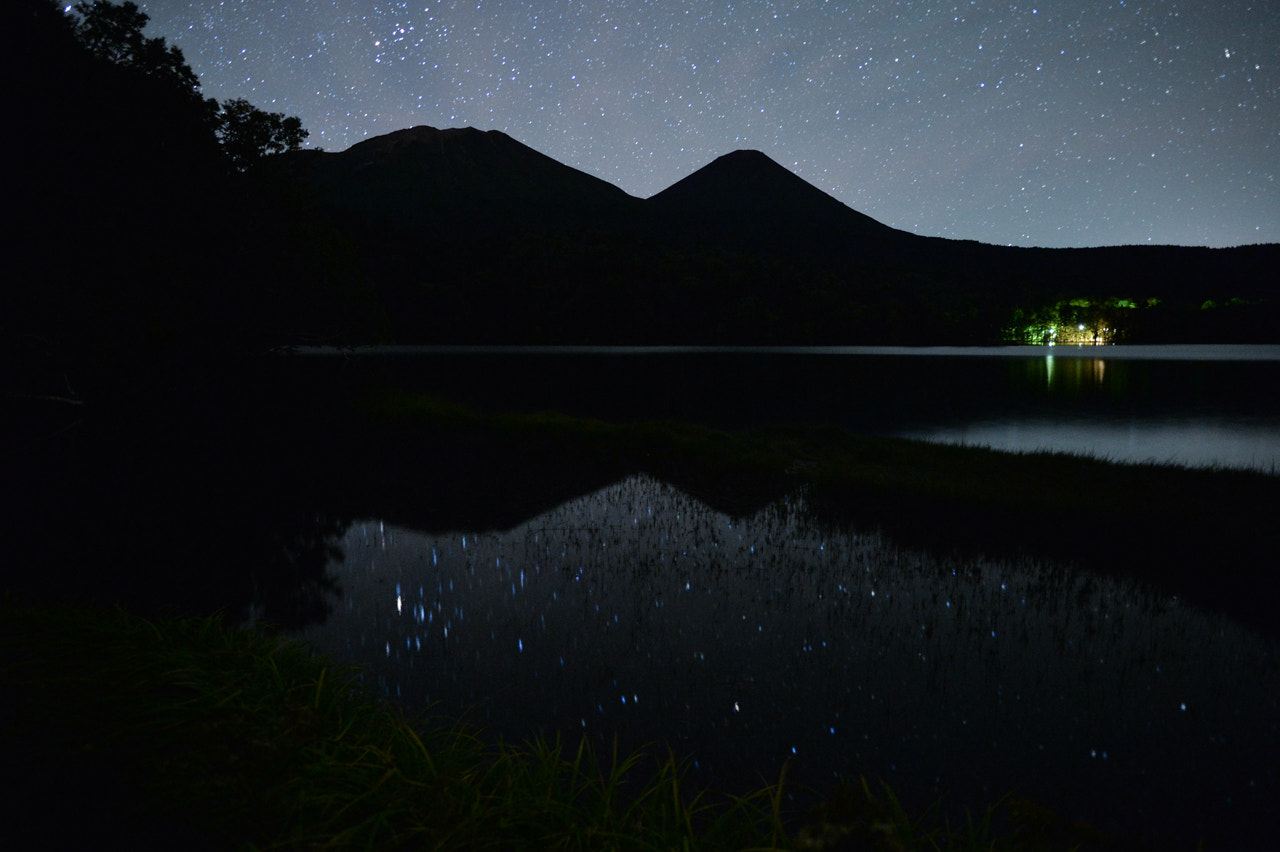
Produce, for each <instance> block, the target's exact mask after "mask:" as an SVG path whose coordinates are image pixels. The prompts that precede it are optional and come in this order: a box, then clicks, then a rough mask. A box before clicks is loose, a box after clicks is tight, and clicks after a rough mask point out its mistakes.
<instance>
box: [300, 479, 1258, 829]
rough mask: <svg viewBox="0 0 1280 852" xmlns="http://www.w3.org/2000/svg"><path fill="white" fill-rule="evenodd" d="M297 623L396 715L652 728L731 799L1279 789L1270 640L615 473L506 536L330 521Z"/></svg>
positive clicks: (625, 739) (1158, 818)
mask: <svg viewBox="0 0 1280 852" xmlns="http://www.w3.org/2000/svg"><path fill="white" fill-rule="evenodd" d="M342 544H343V548H344V550H345V554H346V555H345V561H343V562H342V564H341V565H335V566H334V570H335V573H336V579H337V581H338V585H339V586H340V587H341V588H342V596H341V598H340V599H339V600H338V601H336V603H335V606H334V611H333V615H332V616H331V618H330V619H329V621H328V622H327V623H326V624H324V625H321V626H318V627H313V628H310V629H308V630H307V631H305V632H304V633H303V634H301V637H302V638H304V639H305V640H307V641H308V642H310V643H311V644H312V645H314V647H315V648H316V649H317V650H319V651H322V652H325V653H329V654H332V655H333V656H335V657H337V658H339V659H342V660H345V661H350V662H355V663H358V664H360V665H362V666H363V667H365V669H366V671H367V673H368V674H367V676H368V677H370V678H373V679H375V680H376V687H377V689H378V690H379V691H380V692H381V693H382V694H384V695H388V696H393V697H395V698H397V699H398V700H400V701H401V702H403V703H404V704H405V705H406V706H407V707H408V708H409V709H410V710H411V711H412V712H421V711H424V710H426V709H427V708H428V707H430V708H431V711H432V712H435V713H442V714H446V715H454V716H456V715H460V714H461V715H464V716H465V717H466V719H467V720H468V721H470V722H472V723H475V724H477V725H479V726H481V727H483V728H485V729H486V730H488V731H490V732H491V733H493V734H495V735H500V736H502V737H504V738H506V739H509V740H521V739H525V738H528V737H532V736H534V735H536V734H539V733H541V734H544V735H547V736H554V735H555V734H557V733H559V734H563V735H566V736H568V737H570V738H571V739H576V737H577V736H578V735H580V734H584V733H585V734H586V735H587V736H589V737H590V738H591V739H592V740H593V741H594V742H595V743H596V744H597V745H598V746H601V747H602V748H603V749H604V750H606V751H607V750H608V749H609V748H610V747H611V745H612V742H613V741H614V738H615V737H616V738H617V740H618V743H619V746H620V747H621V748H622V749H624V750H626V749H632V748H636V747H640V746H644V745H646V744H658V745H659V746H660V747H665V746H667V745H669V746H671V747H672V748H673V749H674V750H675V752H676V754H677V756H682V757H687V758H688V759H689V760H690V767H691V773H692V778H691V781H692V782H693V783H695V784H698V785H706V786H712V787H715V788H719V789H725V790H729V791H741V790H743V789H746V788H750V787H755V786H759V785H760V784H761V783H768V782H773V781H776V780H777V778H778V776H779V773H780V772H781V770H782V768H783V765H784V764H788V765H789V768H788V775H787V777H788V781H789V783H790V784H792V785H794V786H793V790H794V791H795V792H794V796H795V797H796V799H797V800H798V803H800V802H803V801H806V800H807V799H806V797H807V796H811V795H813V794H808V793H806V792H805V788H811V789H812V790H813V791H815V793H814V794H816V795H821V793H822V792H823V791H824V790H829V789H830V788H831V787H832V785H833V782H834V780H835V777H836V775H844V776H845V777H851V778H856V777H857V776H858V775H865V776H867V777H869V778H872V779H874V778H883V779H884V780H886V781H888V782H889V783H890V784H892V785H893V787H894V789H895V791H896V792H898V794H899V795H900V796H902V797H903V799H904V800H905V801H906V803H907V804H908V805H909V806H913V807H916V808H918V809H923V808H924V807H927V806H928V805H930V804H931V803H932V802H933V801H934V800H935V798H936V797H938V796H939V795H944V794H945V795H946V796H947V800H948V801H949V802H951V803H952V804H953V805H954V806H955V807H957V808H959V807H970V808H979V809H981V808H982V807H985V806H986V805H987V804H990V803H992V802H994V801H995V800H996V799H997V798H998V797H1000V796H1001V795H1003V794H1005V793H1007V792H1010V791H1017V792H1018V793H1019V794H1020V795H1025V796H1028V797H1031V798H1033V799H1035V800H1037V801H1040V802H1042V803H1044V804H1046V805H1049V806H1050V807H1053V808H1054V809H1056V810H1058V811H1059V812H1060V813H1061V814H1062V815H1063V816H1065V817H1067V818H1069V819H1075V818H1082V819H1086V820H1088V821H1091V822H1093V823H1094V824H1095V825H1098V826H1100V827H1104V828H1108V829H1111V830H1115V831H1122V832H1132V833H1137V834H1148V833H1150V832H1152V831H1155V832H1157V833H1159V834H1166V835H1168V836H1170V837H1172V838H1194V837H1199V836H1202V835H1203V836H1207V837H1208V838H1211V839H1214V838H1216V839H1223V840H1230V841H1231V842H1234V843H1239V842H1243V841H1247V840H1248V838H1249V837H1251V835H1250V834H1249V832H1250V831H1253V830H1258V831H1260V830H1261V829H1260V828H1259V826H1261V825H1262V823H1263V821H1264V819H1263V818H1264V816H1265V815H1266V813H1267V810H1266V809H1267V808H1268V807H1269V806H1270V804H1272V803H1273V802H1274V801H1276V800H1277V793H1280V778H1278V777H1277V776H1278V769H1277V767H1278V766H1280V760H1277V757H1278V756H1280V731H1278V724H1280V723H1278V722H1277V719H1280V663H1278V659H1280V655H1278V654H1277V651H1278V649H1280V648H1278V646H1280V643H1278V642H1277V641H1276V640H1274V639H1268V638H1262V637H1259V636H1257V635H1256V634H1252V633H1250V632H1248V631H1246V630H1245V629H1243V628H1241V627H1238V626H1236V625H1235V624H1233V623H1232V622H1231V621H1229V620H1227V619H1225V618H1222V617H1219V616H1207V615H1204V614H1202V613H1200V612H1198V611H1197V610H1195V609H1194V608H1192V607H1189V606H1186V605H1183V604H1181V603H1180V602H1179V601H1178V600H1177V599H1173V598H1169V597H1167V596H1164V595H1161V594H1160V593H1159V592H1158V591H1156V590H1152V589H1147V588H1143V587H1139V586H1137V585H1135V584H1133V583H1131V582H1128V581H1124V580H1118V579H1115V578H1107V577H1100V576H1093V575H1090V574H1089V573H1087V572H1084V571H1081V570H1075V569H1071V568H1067V567H1063V566H1054V565H1047V564H1043V563H1033V562H1023V563H1008V562H988V561H979V560H972V559H966V560H954V561H938V560H937V559H935V558H932V557H925V556H921V555H919V554H914V553H911V552H908V551H904V550H900V549H896V548H894V547H890V546H888V545H886V544H885V543H884V542H883V541H882V540H881V539H880V538H879V537H878V536H876V535H860V534H852V533H836V532H832V531H830V530H824V529H821V528H819V527H817V526H814V525H812V524H810V523H809V522H808V521H807V520H806V513H805V511H804V507H803V505H802V503H801V502H800V501H796V502H790V503H785V504H781V505H777V506H775V507H772V508H770V509H768V510H766V511H763V512H761V513H759V514H757V515H756V516H754V517H751V518H748V519H742V520H734V519H731V518H729V517H728V516H726V515H723V514H720V513H717V512H715V511H713V510H711V509H709V508H707V507H705V506H703V505H702V504H700V503H698V502H696V501H694V500H692V499H691V498H689V497H687V496H685V495H683V494H681V493H679V492H677V491H675V490H674V489H672V488H670V487H668V486H666V485H664V484H661V483H658V482H655V481H653V480H650V479H646V478H642V477H636V478H631V479H627V480H625V481H623V482H620V483H618V484H616V485H613V486H611V487H609V488H606V489H604V490H602V491H600V492H598V493H596V494H593V495H590V496H586V497H583V498H580V499H577V500H573V501H571V502H569V503H567V504H565V505H563V506H561V507H560V508H558V509H555V510H553V511H551V512H548V513H546V514H544V515H541V516H539V517H537V518H534V519H532V520H530V521H528V522H526V523H524V524H521V525H520V526H518V527H516V528H514V529H511V530H509V531H506V532H496V533H495V532H486V533H479V534H477V533H474V532H466V533H463V532H458V533H448V534H441V535H427V534H422V533H418V532H414V531H411V530H407V529H401V528H395V527H391V526H386V525H384V524H382V523H381V522H379V521H377V520H370V521H363V522H358V523H356V524H353V525H352V526H351V527H350V528H349V529H348V530H347V532H346V534H345V537H344V539H343V542H342Z"/></svg>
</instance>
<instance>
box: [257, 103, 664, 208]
mask: <svg viewBox="0 0 1280 852" xmlns="http://www.w3.org/2000/svg"><path fill="white" fill-rule="evenodd" d="M268 168H270V169H272V170H274V171H277V172H280V173H284V174H287V175H289V176H290V177H292V178H293V179H295V180H300V181H302V182H304V183H306V184H307V185H309V186H310V187H311V188H312V189H313V190H315V191H316V192H318V193H319V194H320V196H321V197H322V198H323V199H324V200H325V201H327V202H328V203H330V204H332V205H334V206H335V207H336V208H338V209H341V210H343V211H346V212H354V213H358V214H361V215H365V216H372V217H375V218H378V219H387V218H395V219H400V220H404V219H409V220H419V221H420V220H434V219H443V218H446V217H457V216H463V217H467V218H474V217H477V216H479V217H484V218H492V217H495V216H512V215H524V216H530V215H536V216H546V215H551V216H555V217H557V218H560V217H568V218H580V217H584V216H593V215H600V214H608V215H619V214H624V213H626V212H627V211H628V210H634V209H635V208H637V207H638V206H639V203H640V202H639V200H638V199H636V198H633V197H632V196H630V195H627V193H625V192H623V191H622V190H621V189H619V188H618V187H616V186H614V185H613V184H610V183H608V182H606V181H603V180H600V179H599V178H597V177H593V176H591V175H589V174H587V173H585V172H581V171H578V170H577V169H574V168H571V167H569V166H566V165H564V164H562V163H560V162H557V161H556V160H554V159H552V158H551V157H548V156H546V155H545V154H542V153H540V152H538V151H535V150H534V149H533V148H530V147H529V146H527V145H525V144H523V143H521V142H517V141H516V140H515V139H512V138H511V137H510V136H508V135H507V134H505V133H501V132H499V131H496V130H490V131H482V130H477V129H474V128H470V127H467V128H455V129H447V130H438V129H436V128H434V127H426V126H420V127H412V128H409V129H407V130H398V131H396V132H394V133H388V134H386V135H385V136H377V137H374V138H372V139H366V140H365V141H363V142H360V143H357V144H356V145H353V146H352V147H350V148H348V149H347V150H346V151H342V152H340V153H326V152H320V151H298V152H293V153H291V154H286V155H282V156H281V157H279V158H276V159H275V161H274V163H273V164H271V165H270V166H268Z"/></svg>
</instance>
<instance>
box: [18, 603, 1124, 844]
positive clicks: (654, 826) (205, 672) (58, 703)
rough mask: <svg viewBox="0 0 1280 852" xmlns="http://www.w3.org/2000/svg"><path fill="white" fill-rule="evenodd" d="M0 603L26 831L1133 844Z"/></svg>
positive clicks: (269, 840)
mask: <svg viewBox="0 0 1280 852" xmlns="http://www.w3.org/2000/svg"><path fill="white" fill-rule="evenodd" d="M0 616H2V617H0V636H2V638H3V644H2V645H0V648H3V651H2V652H0V673H2V674H3V677H4V680H5V683H6V684H7V686H8V688H9V690H10V697H9V699H8V700H7V701H6V703H5V711H4V720H3V721H4V725H3V733H2V734H0V736H2V737H3V740H2V745H3V748H4V754H5V761H4V767H5V768H4V780H5V781H6V782H7V783H6V789H7V790H9V791H10V793H9V794H8V796H7V798H6V800H5V803H6V809H7V810H9V816H10V822H9V824H10V826H11V827H12V826H17V825H26V826H27V827H28V836H29V837H32V836H34V839H35V841H36V842H35V844H34V845H33V846H31V847H29V848H39V847H45V848H87V847H90V846H111V847H120V846H121V845H122V844H123V845H124V847H127V848H170V849H172V848H184V849H226V848H286V849H300V848H306V849H341V848H365V849H468V850H471V849H504V850H506V849H530V850H534V849H537V850H541V849H553V848H554V849H583V850H585V849H637V850H644V849H655V850H656V849H878V850H908V849H912V850H914V849H921V850H924V849H929V850H933V849H950V850H969V849H974V850H976V849H984V850H990V849H1008V850H1014V849H1118V848H1131V847H1128V846H1125V845H1122V844H1120V843H1116V842H1113V841H1111V840H1109V839H1108V838H1106V837H1105V836H1103V835H1102V834H1100V833H1099V832H1097V831H1094V830H1093V829H1091V828H1089V827H1088V826H1085V825H1074V826H1071V825H1066V824H1065V823H1064V822H1063V821H1062V820H1061V819H1059V818H1058V817H1056V816H1055V815H1054V814H1053V813H1052V812H1051V811H1049V810H1047V809H1045V808H1043V807H1040V806H1038V805H1036V804H1033V803H1031V802H1026V801H1021V800H1016V799H1005V800H1001V801H1000V802H997V803H994V804H993V805H992V807H991V808H990V809H989V810H988V811H987V812H986V813H984V814H975V815H973V817H972V819H971V820H970V821H969V822H968V823H967V824H963V825H948V824H945V823H943V822H942V821H941V820H940V819H938V818H937V816H936V813H934V812H932V811H931V812H929V813H925V814H914V815H909V814H907V813H905V812H904V811H903V810H902V808H901V807H900V806H899V804H898V802H897V800H896V798H895V797H894V795H893V793H892V791H891V790H889V789H888V788H885V787H881V786H879V785H876V784H874V783H868V782H866V781H863V780H859V779H850V781H851V783H850V785H849V786H848V787H846V788H843V789H841V790H838V791H835V792H834V793H833V794H832V795H831V796H830V797H829V798H828V799H827V801H826V802H825V803H824V804H823V805H822V806H820V807H819V808H817V809H815V810H813V811H812V812H811V813H809V814H802V815H796V814H788V813H785V812H784V811H783V809H782V806H781V802H782V801H783V797H782V789H783V785H784V784H785V778H784V779H780V780H779V783H778V784H775V785H772V786H766V787H762V788H760V789H759V790H757V791H755V792H753V793H750V794H748V795H746V796H742V797H728V796H718V795H716V794H715V793H712V792H697V791H691V790H688V789H686V788H685V786H684V785H683V783H682V778H683V773H682V769H681V766H680V763H679V758H678V756H673V755H670V754H658V755H657V757H655V756H654V754H651V753H636V754H631V755H619V754H616V753H615V754H612V755H595V754H592V753H590V751H589V750H587V749H586V748H585V747H583V746H580V745H578V744H575V743H572V742H566V741H557V742H553V743H549V742H533V743H524V744H520V745H510V744H499V743H494V742H491V741H487V740H486V739H485V737H484V735H483V732H478V731H473V730H468V729H464V728H461V727H458V726H456V725H451V724H449V723H448V722H447V721H442V720H426V721H420V722H419V723H418V724H410V723H409V722H408V721H407V720H405V719H404V718H402V717H401V716H400V715H398V714H397V713H396V712H395V711H394V710H393V709H392V708H390V707H387V706H384V705H379V704H377V703H374V702H372V701H371V700H369V699H367V698H365V697H364V695H363V694H362V692H361V691H360V689H359V687H358V686H357V685H356V684H355V681H354V677H355V674H356V673H355V672H352V671H349V670H342V669H337V668H335V667H333V666H332V665H330V664H329V663H327V662H326V660H324V659H322V658H316V657H312V656H310V655H309V654H307V653H306V652H305V651H304V650H303V649H301V648H299V647H297V646H295V645H290V644H285V643H281V642H279V641H277V640H275V639H273V638H272V637H270V636H269V635H267V634H264V633H261V632H256V631H249V630H236V629H229V628H227V627H226V626H224V624H223V623H222V622H221V621H220V620H219V619H216V618H215V619H189V620H178V619H166V620H158V621H146V620H142V619H139V618H136V617H133V616H129V615H127V614H125V613H124V612H123V611H120V610H89V609H76V608H69V607H60V608H55V609H48V608H26V607H21V606H19V605H17V604H16V603H15V602H14V601H13V600H11V599H6V600H5V601H4V602H3V605H2V609H0ZM34 814H46V815H48V814H61V815H62V816H63V818H59V819H50V820H46V821H43V822H35V821H33V820H32V819H31V816H32V815H34ZM32 833H33V834H32Z"/></svg>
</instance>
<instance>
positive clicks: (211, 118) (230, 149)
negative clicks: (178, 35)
mask: <svg viewBox="0 0 1280 852" xmlns="http://www.w3.org/2000/svg"><path fill="white" fill-rule="evenodd" d="M70 11H71V17H72V19H73V22H74V30H75V35H76V38H77V39H78V40H79V42H80V43H81V44H82V45H83V46H84V47H85V48H86V49H87V50H88V52H89V53H90V54H92V55H93V56H95V57H97V58H98V59H101V60H104V61H106V62H109V63H110V64H112V65H114V66H117V67H119V68H124V69H128V70H131V71H135V72H137V73H139V74H142V75H145V76H146V77H149V78H151V79H153V80H156V81H158V82H159V83H161V84H163V85H166V86H169V87H171V88H172V89H173V90H174V91H177V92H180V93H182V94H184V95H189V96H191V97H192V98H193V99H195V100H197V101H198V102H199V103H200V104H201V113H202V120H203V122H204V123H205V124H206V125H207V129H208V131H210V132H212V134H213V135H214V136H215V137H216V139H217V141H218V143H219V145H220V147H221V149H222V152H223V154H224V155H225V156H226V158H227V160H228V161H229V162H230V164H231V166H232V167H233V168H235V169H237V170H239V171H243V170H245V169H246V168H247V167H248V166H249V165H251V164H252V163H253V162H254V161H256V160H258V159H260V158H262V157H264V156H266V155H268V154H278V153H282V152H284V151H292V150H295V149H297V148H298V147H300V146H301V145H302V142H303V141H304V140H305V139H306V138H307V131H306V130H305V129H303V127H302V120H301V119H299V118H297V117H296V116H286V115H285V114H284V113H272V112H265V111H263V110H260V109H258V108H257V107H255V106H254V105H253V104H251V103H249V102H248V101H247V100H244V99H243V98H236V99H234V100H230V101H226V102H225V103H223V104H221V105H219V104H218V102H217V101H216V100H214V99H213V98H208V99H204V98H203V97H202V96H201V93H200V78H199V77H198V76H196V73H195V72H194V71H193V70H191V66H189V65H187V62H186V58H185V57H184V56H183V55H182V51H181V50H179V49H178V48H177V47H174V46H172V45H168V44H166V43H165V40H164V39H163V38H148V37H147V36H146V34H145V33H144V32H143V30H145V29H146V26H147V23H148V21H150V18H149V17H148V15H147V13H146V12H143V11H142V10H141V9H140V8H139V7H138V5H137V4H136V3H133V2H131V1H130V0H126V2H124V3H121V4H119V5H117V4H115V3H110V2H108V0H92V2H89V0H82V1H81V2H79V3H76V4H75V5H73V6H71V7H70Z"/></svg>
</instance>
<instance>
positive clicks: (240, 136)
mask: <svg viewBox="0 0 1280 852" xmlns="http://www.w3.org/2000/svg"><path fill="white" fill-rule="evenodd" d="M217 134H218V141H219V142H220V143H221V145H222V150H223V151H225V152H226V154H227V157H228V158H230V160H231V164H232V165H233V166H235V167H236V168H237V169H239V170H240V171H244V170H245V169H247V168H248V167H249V166H251V165H253V163H254V162H256V161H257V160H259V159H261V158H262V157H264V156H266V155H267V154H282V153H284V152H285V151H294V150H297V149H298V148H299V147H300V146H301V145H302V142H303V140H305V139H306V138H307V135H308V134H307V131H306V130H305V129H303V127H302V120H301V119H299V118H298V117H296V116H286V115H285V114H284V113H281V112H265V111H263V110H260V109H258V108H257V107H255V106H254V105H253V104H251V103H249V102H248V101H246V100H244V99H243V98H236V99H234V100H230V101H224V102H223V104H222V107H221V109H219V110H218V118H217Z"/></svg>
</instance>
